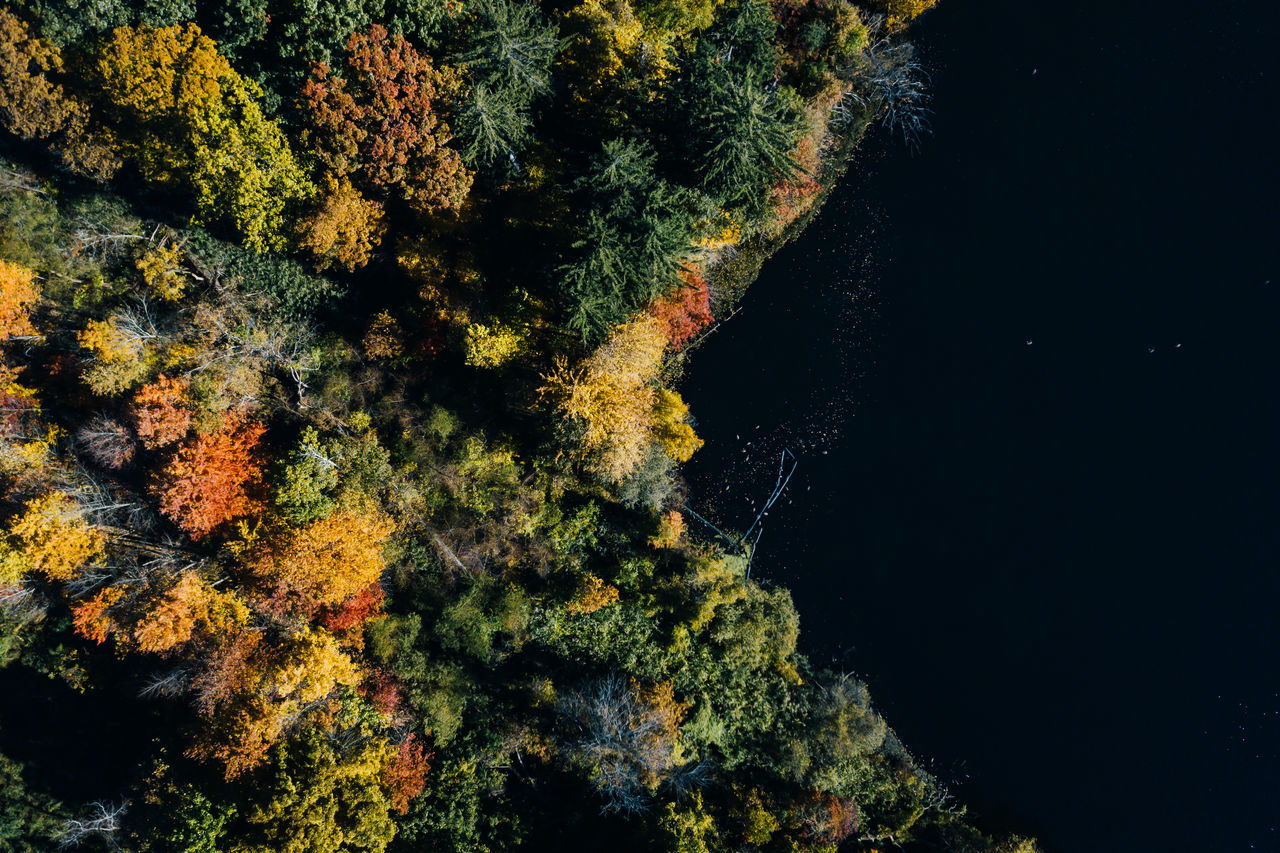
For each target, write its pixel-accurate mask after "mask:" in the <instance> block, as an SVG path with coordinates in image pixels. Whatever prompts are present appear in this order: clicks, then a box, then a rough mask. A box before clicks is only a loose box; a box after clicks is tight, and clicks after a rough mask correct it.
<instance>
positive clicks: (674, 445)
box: [543, 314, 702, 482]
mask: <svg viewBox="0 0 1280 853" xmlns="http://www.w3.org/2000/svg"><path fill="white" fill-rule="evenodd" d="M666 343H667V335H666V326H665V325H664V323H663V322H662V321H661V320H659V319H658V318H656V317H654V316H653V315H652V314H640V315H637V316H636V317H635V318H633V319H631V320H629V321H627V322H626V323H623V324H622V325H620V326H617V327H616V328H615V329H614V330H613V333H612V334H611V335H610V336H609V338H608V340H606V341H605V342H604V344H602V345H601V346H600V348H599V349H597V350H596V351H595V352H593V353H592V354H591V355H590V356H588V357H587V358H586V359H584V360H583V361H582V363H581V364H580V365H578V366H577V367H576V368H570V367H569V366H567V365H565V364H563V363H561V364H559V365H557V367H556V369H555V371H553V372H552V374H551V375H550V376H548V377H546V379H547V384H546V386H545V387H544V389H543V391H544V393H547V394H549V395H550V396H551V397H552V398H553V399H554V400H555V402H556V405H557V406H558V408H559V409H560V411H561V413H562V414H563V415H564V416H565V418H566V419H567V420H568V421H569V422H570V423H572V424H574V425H575V426H576V427H577V430H578V433H579V441H580V442H581V445H582V450H583V451H584V454H585V455H586V456H588V458H590V459H591V460H592V463H593V465H594V467H595V468H596V469H597V470H598V471H599V472H600V473H601V474H602V475H603V476H604V477H605V478H606V479H608V480H611V481H613V482H617V481H620V480H621V479H623V478H624V477H626V476H627V474H629V473H631V472H632V471H633V470H635V468H636V466H637V465H639V464H640V461H641V459H643V458H644V454H645V451H646V450H647V449H648V448H649V447H650V446H651V445H652V444H653V443H654V442H657V443H658V444H659V445H661V447H662V448H663V450H664V452H666V453H668V454H669V455H670V456H671V457H672V458H673V459H677V460H679V461H682V462H683V461H685V460H687V459H688V458H689V457H690V456H692V455H693V453H694V451H695V450H697V449H698V448H699V447H701V446H702V441H701V439H699V438H698V437H697V436H696V435H694V432H693V428H692V427H691V426H689V424H687V423H685V419H686V418H687V417H688V414H689V408H688V406H686V405H685V404H684V401H683V400H681V399H680V395H679V394H677V393H676V392H674V391H669V390H667V389H665V388H661V387H659V386H658V385H657V378H658V371H659V369H660V368H661V366H662V353H663V349H664V347H665V346H666Z"/></svg>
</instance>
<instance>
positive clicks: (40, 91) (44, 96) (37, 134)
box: [0, 8, 119, 177]
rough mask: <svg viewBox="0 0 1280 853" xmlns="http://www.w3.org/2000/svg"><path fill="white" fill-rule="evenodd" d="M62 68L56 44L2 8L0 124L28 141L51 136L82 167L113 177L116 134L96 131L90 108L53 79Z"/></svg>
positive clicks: (72, 163) (69, 160)
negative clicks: (114, 139)
mask: <svg viewBox="0 0 1280 853" xmlns="http://www.w3.org/2000/svg"><path fill="white" fill-rule="evenodd" d="M62 70H63V62H62V54H61V51H59V50H58V48H57V47H56V46H54V45H53V44H51V43H50V42H48V41H46V40H45V39H42V38H37V37H36V36H34V35H33V34H32V33H31V32H30V30H29V28H28V26H27V24H26V23H25V22H24V21H22V20H21V19H20V18H18V17H17V16H16V15H14V14H13V13H12V12H11V11H9V10H8V9H4V8H0V126H3V127H4V128H5V129H6V130H8V131H9V132H10V133H14V134H17V135H18V136H21V137H22V138H23V139H46V140H49V141H50V142H52V143H54V144H55V145H56V146H57V147H58V148H60V149H61V151H62V155H63V160H64V161H65V162H66V163H67V165H69V166H71V167H72V168H74V169H77V170H78V171H81V172H84V173H86V174H90V175H93V176H95V177H109V176H110V175H111V174H112V173H113V172H114V171H115V170H116V168H117V167H118V166H119V158H118V157H117V156H116V155H115V153H114V152H113V151H112V150H111V137H110V135H109V134H104V133H102V132H100V131H99V132H92V131H91V130H90V126H89V108H88V106H87V105H86V104H85V103H84V102H82V101H80V100H78V99H76V98H75V97H73V96H72V95H70V94H69V93H68V92H67V91H66V90H65V89H64V88H63V87H62V85H60V84H59V83H57V82H55V81H54V79H53V78H54V77H56V76H57V75H58V74H59V73H60V72H62Z"/></svg>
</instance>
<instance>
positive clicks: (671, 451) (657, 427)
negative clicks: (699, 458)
mask: <svg viewBox="0 0 1280 853" xmlns="http://www.w3.org/2000/svg"><path fill="white" fill-rule="evenodd" d="M688 421H689V406H688V404H686V403H685V401H684V400H683V399H681V397H680V394H679V393H678V392H676V391H672V390H670V389H667V388H659V389H657V391H656V392H655V399H654V401H653V436H654V438H656V439H657V440H658V443H659V444H660V445H662V450H663V452H664V453H666V454H667V455H668V456H670V457H671V458H672V459H674V460H676V461H677V462H688V461H689V459H690V458H691V457H692V456H693V454H694V453H696V452H697V450H698V448H700V447H702V439H700V438H698V436H697V435H695V434H694V432H693V427H692V426H690V425H689V422H688Z"/></svg>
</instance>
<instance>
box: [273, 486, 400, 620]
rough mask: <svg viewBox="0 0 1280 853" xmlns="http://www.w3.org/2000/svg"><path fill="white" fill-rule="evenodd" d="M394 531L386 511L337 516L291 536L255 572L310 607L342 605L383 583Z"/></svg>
mask: <svg viewBox="0 0 1280 853" xmlns="http://www.w3.org/2000/svg"><path fill="white" fill-rule="evenodd" d="M394 530H395V524H394V523H393V522H392V520H391V519H390V518H389V517H388V516H386V515H385V514H383V513H382V512H380V511H366V512H363V513H356V512H352V511H350V510H342V511H339V512H335V513H334V514H333V515H330V516H329V517H328V518H323V519H321V520H319V521H316V522H312V523H311V524H308V525H307V526H306V527H302V528H297V529H294V530H291V531H289V532H288V533H287V534H286V535H285V537H284V539H283V541H281V542H279V543H278V544H277V545H275V546H273V547H270V548H268V549H267V552H266V554H265V556H263V557H262V558H260V559H259V560H258V561H257V562H256V563H255V565H254V571H255V572H256V573H257V574H258V575H259V576H260V577H262V578H263V579H265V580H267V581H270V582H274V583H275V584H277V585H279V586H280V587H282V588H283V589H284V590H287V591H288V592H291V593H294V594H296V595H298V596H299V597H301V598H302V600H303V601H304V602H305V603H307V604H308V605H315V604H338V603H339V602H341V601H344V600H345V599H347V598H349V597H350V596H352V595H355V594H356V593H357V592H359V591H360V590H362V589H364V588H365V587H367V586H369V585H370V584H373V583H376V582H377V581H378V579H379V578H381V577H382V572H383V570H384V569H385V568H386V563H385V562H384V561H383V556H382V543H383V542H385V541H386V539H387V537H388V536H390V535H391V533H392V532H393V531H394Z"/></svg>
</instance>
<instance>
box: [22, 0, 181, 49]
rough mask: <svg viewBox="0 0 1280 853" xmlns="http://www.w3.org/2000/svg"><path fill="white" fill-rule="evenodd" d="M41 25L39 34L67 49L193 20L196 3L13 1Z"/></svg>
mask: <svg viewBox="0 0 1280 853" xmlns="http://www.w3.org/2000/svg"><path fill="white" fill-rule="evenodd" d="M14 5H15V6H17V7H18V8H21V9H26V10H27V11H28V12H30V13H31V15H32V16H33V17H34V18H35V19H36V20H37V21H39V23H40V33H41V35H43V36H44V37H45V38H47V39H49V40H50V41H52V42H53V43H54V44H58V45H67V44H74V43H76V42H81V41H84V40H86V39H88V38H91V37H93V36H96V35H99V34H101V33H105V32H107V31H109V30H113V29H115V28H116V27H127V26H133V25H135V24H150V25H151V26H155V27H167V26H170V25H172V24H181V23H185V22H186V21H190V20H192V19H194V18H195V11H196V0H16V2H15V3H14Z"/></svg>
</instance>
